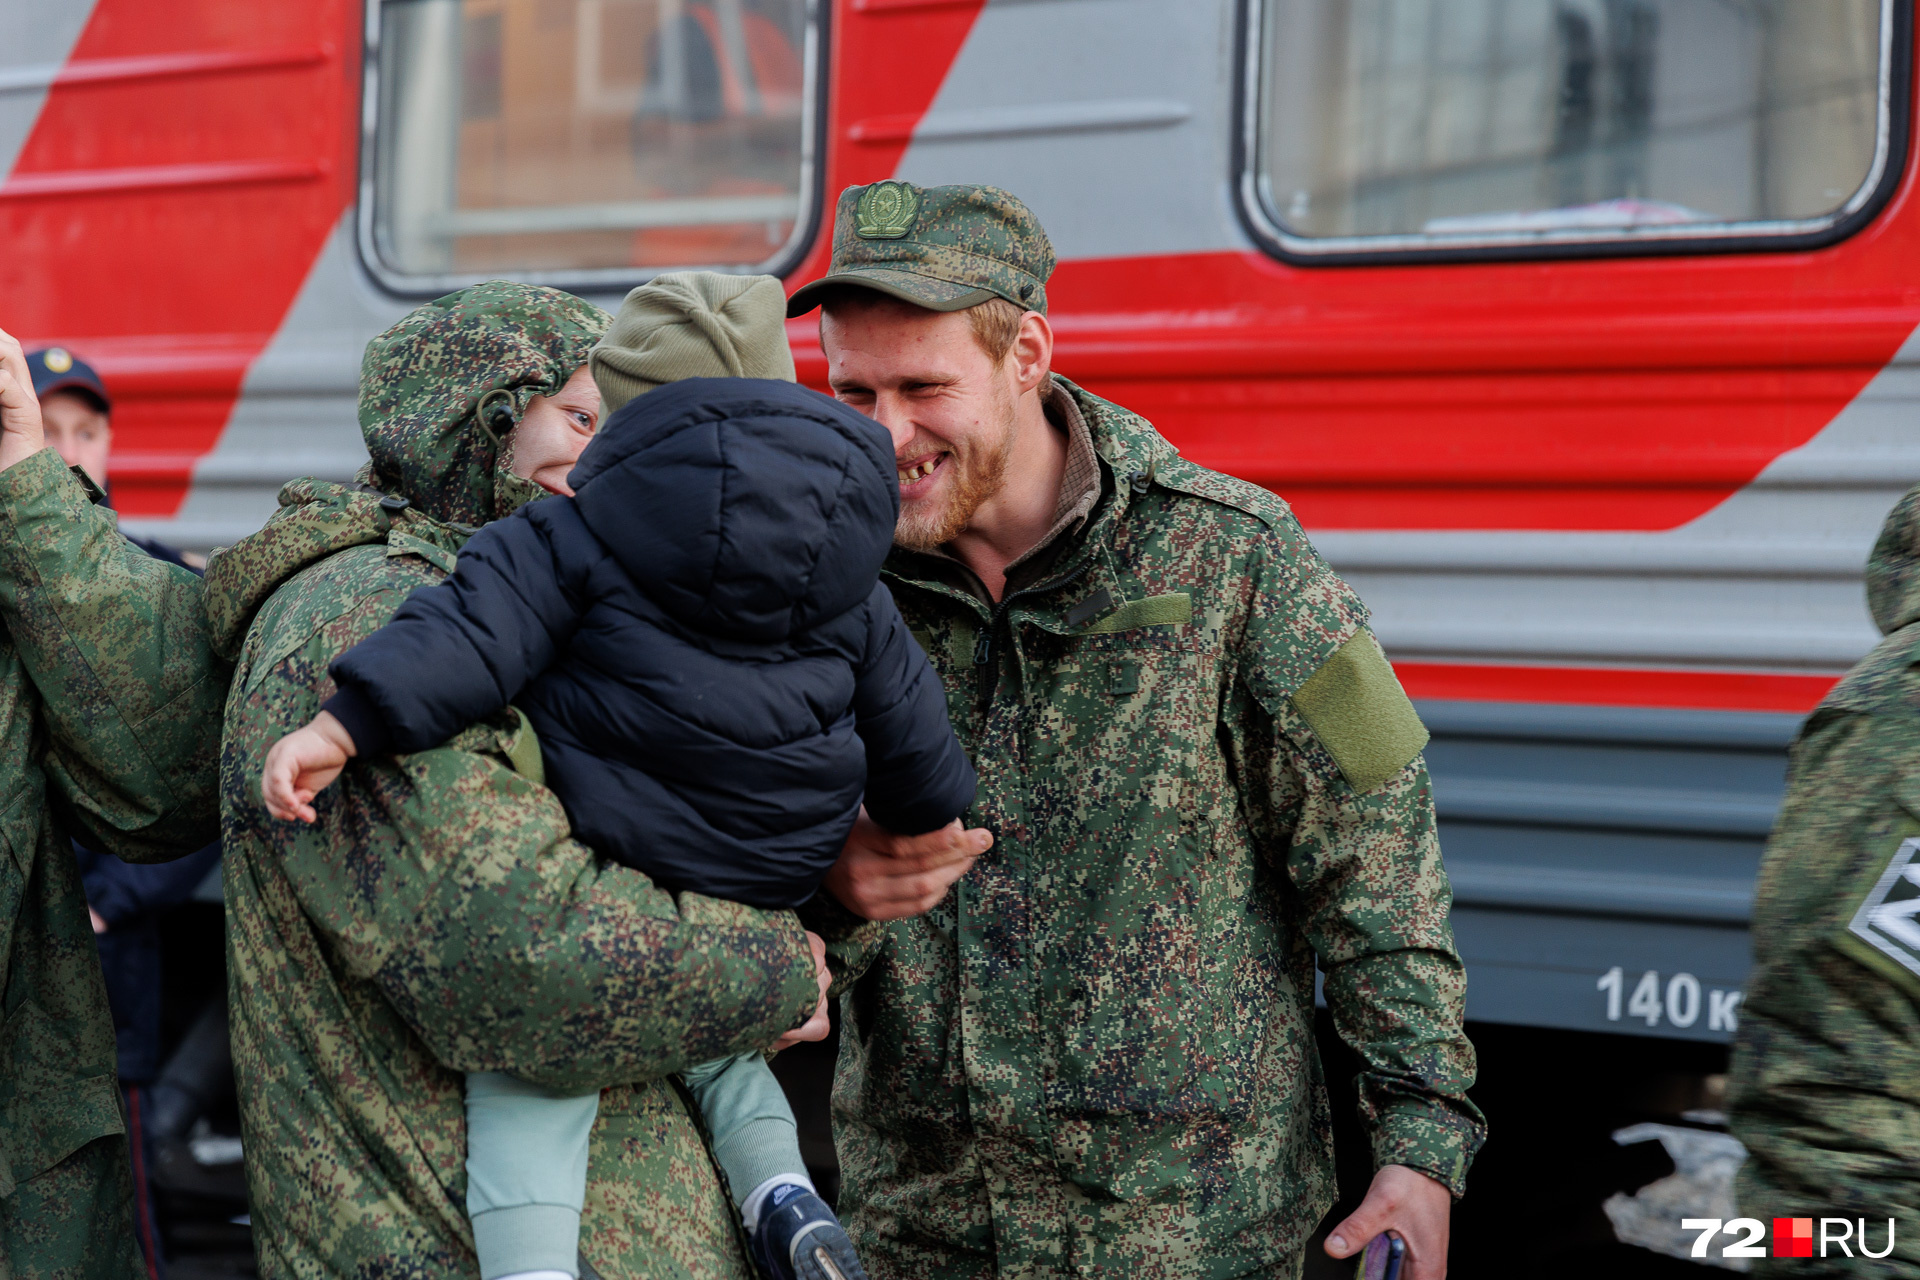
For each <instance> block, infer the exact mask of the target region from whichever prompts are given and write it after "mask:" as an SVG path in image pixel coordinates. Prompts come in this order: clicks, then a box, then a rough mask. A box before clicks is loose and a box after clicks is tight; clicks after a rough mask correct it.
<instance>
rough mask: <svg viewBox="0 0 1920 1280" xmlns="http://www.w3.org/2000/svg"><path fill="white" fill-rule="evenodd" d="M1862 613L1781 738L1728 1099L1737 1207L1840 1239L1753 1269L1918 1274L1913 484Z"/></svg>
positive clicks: (1919, 579) (1918, 631) (1919, 822)
mask: <svg viewBox="0 0 1920 1280" xmlns="http://www.w3.org/2000/svg"><path fill="white" fill-rule="evenodd" d="M1867 604H1868V607H1869V609H1870V610H1871V611H1872V614H1873V620H1874V622H1875V623H1876V624H1877V625H1878V626H1879V628H1880V630H1881V631H1882V632H1883V633H1885V636H1886V639H1884V640H1882V641H1881V642H1880V644H1879V646H1878V647H1877V648H1875V649H1874V651H1873V652H1872V653H1870V654H1868V655H1867V656H1866V657H1865V658H1864V659H1862V660H1861V662H1860V664H1859V665H1858V666H1856V667H1854V669H1853V670H1852V671H1851V672H1849V673H1848V675H1847V677H1846V679H1844V680H1842V681H1841V682H1840V684H1839V685H1838V686H1837V687H1836V688H1835V689H1834V690H1833V692H1832V693H1830V694H1828V695H1827V697H1826V699H1825V700H1824V701H1823V702H1821V704H1820V705H1819V707H1818V708H1816V709H1815V710H1814V713H1813V714H1812V715H1811V716H1809V717H1807V721H1806V723H1805V724H1804V725H1802V726H1801V728H1800V736H1799V737H1798V738H1797V739H1796V740H1795V742H1794V744H1793V757H1792V767H1791V770H1790V771H1789V773H1788V778H1787V795H1786V801H1785V803H1784V804H1783V805H1782V806H1781V809H1780V816H1779V818H1778V819H1777V820H1776V821H1775V823H1774V827H1773V837H1772V839H1771V840H1769V841H1768V843H1767V852H1766V856H1765V857H1764V858H1763V859H1762V860H1761V863H1760V882H1759V887H1758V890H1757V892H1756V894H1755V897H1754V904H1753V950H1754V966H1753V974H1752V976H1751V977H1750V978H1749V979H1748V981H1747V994H1746V1000H1745V1002H1744V1004H1743V1005H1742V1007H1741V1016H1740V1031H1739V1034H1738V1036H1737V1037H1736V1039H1735V1043H1734V1051H1733V1068H1732V1077H1731V1080H1730V1081H1729V1088H1728V1097H1727V1101H1728V1111H1729V1113H1730V1115H1731V1118H1732V1126H1733V1131H1734V1133H1735V1135H1736V1136H1738V1137H1739V1139H1740V1140H1741V1141H1742V1142H1743V1143H1745V1144H1746V1147H1747V1151H1748V1153H1749V1158H1748V1160H1747V1163H1746V1164H1745V1165H1744V1166H1743V1167H1742V1168H1741V1170H1740V1175H1739V1179H1738V1182H1737V1183H1736V1184H1735V1196H1736V1198H1737V1199H1738V1201H1739V1205H1740V1211H1741V1213H1743V1214H1746V1215H1748V1216H1750V1217H1756V1218H1759V1219H1761V1220H1762V1221H1765V1220H1767V1219H1770V1218H1777V1217H1778V1218H1791V1217H1799V1218H1813V1219H1816V1220H1818V1219H1820V1218H1845V1219H1848V1220H1849V1222H1848V1224H1847V1225H1848V1227H1849V1228H1850V1229H1849V1231H1848V1235H1850V1236H1852V1237H1854V1238H1853V1239H1851V1240H1850V1242H1849V1248H1848V1254H1849V1255H1851V1256H1848V1255H1843V1254H1842V1253H1841V1251H1840V1250H1839V1249H1838V1248H1837V1247H1835V1246H1833V1245H1829V1246H1828V1247H1827V1252H1828V1253H1829V1255H1831V1256H1829V1257H1828V1258H1826V1259H1824V1260H1823V1259H1821V1258H1819V1257H1817V1256H1816V1257H1813V1258H1811V1259H1805V1258H1802V1259H1789V1258H1774V1257H1769V1258H1767V1259H1766V1260H1765V1261H1761V1262H1757V1263H1756V1264H1755V1268H1754V1269H1755V1271H1756V1272H1759V1273H1760V1274H1763V1275H1775V1276H1813V1275H1848V1276H1900V1277H1908V1278H1909V1280H1910V1278H1912V1277H1920V927H1916V920H1920V913H1917V910H1916V909H1920V488H1916V489H1913V490H1911V491H1909V492H1908V493H1907V495H1906V496H1905V497H1904V498H1902V499H1901V500H1900V502H1899V504H1898V505H1896V506H1895V507H1894V509H1893V513H1892V514H1891V515H1890V516H1889V517H1888V518H1887V523H1886V527H1885V528H1884V529H1882V531H1881V533H1880V539H1879V541H1878V543H1876V544H1875V546H1874V549H1873V556H1872V558H1871V559H1870V560H1869V561H1868V563H1867ZM1889 1218H1893V1219H1895V1220H1896V1225H1895V1227H1894V1231H1893V1235H1894V1239H1893V1241H1892V1242H1891V1243H1892V1244H1893V1249H1892V1251H1891V1253H1890V1255H1889V1256H1887V1257H1885V1258H1883V1259H1879V1260H1872V1259H1869V1258H1865V1257H1862V1256H1860V1254H1861V1250H1860V1247H1859V1241H1858V1239H1857V1236H1858V1232H1859V1225H1860V1223H1861V1222H1862V1221H1863V1220H1864V1222H1865V1224H1866V1234H1867V1243H1868V1246H1869V1247H1870V1248H1871V1249H1872V1250H1873V1251H1874V1252H1875V1253H1879V1252H1882V1251H1884V1250H1886V1248H1887V1245H1888V1243H1889V1242H1888V1240H1887V1239H1886V1238H1885V1232H1886V1231H1887V1219H1889ZM1829 1232H1830V1235H1831V1236H1835V1237H1837V1236H1840V1235H1841V1226H1840V1225H1838V1224H1836V1225H1832V1226H1831V1227H1830V1228H1829ZM1814 1252H1815V1253H1816V1254H1818V1252H1819V1249H1818V1246H1817V1244H1816V1247H1815V1249H1814Z"/></svg>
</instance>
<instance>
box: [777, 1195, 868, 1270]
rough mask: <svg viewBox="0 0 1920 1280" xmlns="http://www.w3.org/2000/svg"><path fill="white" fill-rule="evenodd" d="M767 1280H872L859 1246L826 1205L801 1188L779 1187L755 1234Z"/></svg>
mask: <svg viewBox="0 0 1920 1280" xmlns="http://www.w3.org/2000/svg"><path fill="white" fill-rule="evenodd" d="M753 1260H754V1262H755V1264H756V1265H758V1266H759V1268H760V1274H761V1275H763V1276H765V1277H766V1280H867V1272H866V1268H864V1267H862V1266H861V1265H860V1259H859V1258H857V1257H855V1256H854V1252H853V1241H851V1240H849V1239H847V1232H846V1228H844V1227H842V1226H841V1225H840V1219H838V1218H836V1217H834V1216H833V1210H831V1209H829V1208H827V1203H826V1201H824V1200H822V1199H821V1198H820V1197H819V1196H817V1195H815V1194H814V1193H813V1192H812V1191H810V1190H808V1189H807V1188H806V1187H803V1186H800V1185H799V1184H798V1183H791V1182H790V1183H787V1184H786V1185H784V1186H780V1187H775V1188H774V1190H773V1194H772V1195H770V1196H768V1197H767V1202H766V1204H765V1205H764V1206H763V1207H762V1208H761V1210H760V1222H759V1225H758V1226H757V1227H755V1228H754V1232H753Z"/></svg>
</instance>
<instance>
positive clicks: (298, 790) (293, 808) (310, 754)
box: [260, 711, 354, 822]
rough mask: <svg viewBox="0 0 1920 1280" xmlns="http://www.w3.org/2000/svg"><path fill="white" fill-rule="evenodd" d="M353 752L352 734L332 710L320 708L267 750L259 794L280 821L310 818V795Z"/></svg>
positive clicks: (336, 774) (323, 787)
mask: <svg viewBox="0 0 1920 1280" xmlns="http://www.w3.org/2000/svg"><path fill="white" fill-rule="evenodd" d="M353 756H354V749H353V737H352V735H351V734H349V733H348V732H347V727H346V726H345V725H343V724H341V723H340V721H339V719H338V718H337V717H335V716H334V714H333V713H332V712H331V711H322V712H321V713H320V714H319V715H317V716H315V717H314V718H313V719H312V720H311V721H309V722H308V723H307V725H306V726H305V727H304V728H300V729H295V730H294V731H293V732H292V733H290V734H288V735H287V736H286V737H284V738H282V739H280V741H278V742H276V743H274V744H273V746H272V747H271V748H269V749H268V751H267V763H266V765H265V766H264V767H263V768H262V769H261V770H260V798H261V799H262V800H264V801H266V803H267V812H268V813H270V814H272V815H273V816H274V817H276V818H278V819H280V821H282V822H292V821H293V820H294V819H295V818H298V819H299V820H300V821H302V822H312V821H314V819H315V818H317V817H318V816H319V815H318V814H316V813H315V812H314V811H313V798H314V797H315V796H317V795H319V794H320V793H321V792H322V791H325V790H326V789H327V788H328V786H330V785H332V783H333V780H334V779H335V778H337V777H339V776H340V771H341V770H342V769H344V768H346V767H347V761H349V760H351V759H352V758H353Z"/></svg>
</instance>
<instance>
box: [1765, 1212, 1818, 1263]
mask: <svg viewBox="0 0 1920 1280" xmlns="http://www.w3.org/2000/svg"><path fill="white" fill-rule="evenodd" d="M1773 1256H1774V1257H1776V1258H1811V1257H1812V1256H1813V1219H1812V1218H1775V1219H1774V1220H1773Z"/></svg>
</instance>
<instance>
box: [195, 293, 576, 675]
mask: <svg viewBox="0 0 1920 1280" xmlns="http://www.w3.org/2000/svg"><path fill="white" fill-rule="evenodd" d="M608 319H609V317H608V316H607V313H606V312H604V311H602V310H600V309H599V308H598V307H596V306H593V305H592V304H591V303H587V302H582V301H581V300H580V299H578V298H576V297H574V296H573V295H571V294H567V293H562V292H560V291H559V290H557V289H545V288H537V287H535V286H532V285H523V284H513V283H510V282H508V281H503V280H493V281H489V282H487V283H486V284H479V285H475V286H473V287H472V288H470V289H463V290H461V291H459V292H458V293H450V294H448V295H446V296H445V297H444V298H436V299H435V300H434V301H432V302H429V303H427V304H426V305H425V306H422V307H417V308H415V309H414V310H413V311H411V312H409V313H408V314H407V315H406V317H405V318H403V319H402V320H401V321H400V322H399V323H398V324H396V325H394V326H393V327H392V328H391V329H389V330H387V331H386V332H385V333H383V334H381V335H380V336H379V337H377V338H375V339H374V340H373V341H372V342H370V343H368V344H367V353H366V356H365V358H364V359H363V360H362V361H361V364H360V431H361V435H362V436H363V437H364V439H365V440H366V443H367V454H368V456H369V457H370V458H371V459H372V461H371V462H370V463H369V464H368V465H367V466H366V467H364V468H362V469H361V472H360V476H359V484H358V485H356V486H348V485H339V484H333V483H331V482H328V481H322V480H312V479H303V480H295V481H293V482H292V483H290V484H288V485H286V486H285V487H284V488H282V489H281V490H280V509H279V510H278V511H276V512H275V513H274V514H273V516H272V517H271V518H270V519H269V520H268V521H267V523H266V526H265V527H264V528H262V529H261V530H260V532H258V533H255V534H252V535H251V536H249V537H247V538H243V539H242V540H241V541H240V542H239V543H237V544H236V545H234V546H232V547H229V548H226V549H225V550H223V551H221V552H219V553H217V554H216V555H215V556H214V557H213V559H212V561H211V562H210V563H209V564H208V566H207V578H206V610H207V621H208V627H209V632H210V639H211V642H212V644H213V648H214V650H215V652H217V653H219V654H221V656H223V657H226V658H228V659H229V660H231V659H232V658H234V657H235V656H236V655H238V653H239V651H240V647H241V645H242V644H243V643H244V642H245V640H246V636H247V629H248V628H249V627H250V626H251V625H252V622H253V616H254V614H255V613H256V612H257V611H258V610H259V608H260V606H261V605H263V604H265V603H266V601H267V599H268V597H270V596H271V595H272V594H273V593H274V592H275V591H276V590H278V589H279V587H280V585H281V584H282V583H284V582H285V581H287V579H289V578H291V577H292V576H293V575H294V574H296V573H299V572H300V571H301V570H302V569H305V568H306V567H307V566H309V565H312V564H317V563H318V562H320V561H321V560H324V559H326V558H327V557H328V556H330V555H333V554H334V553H336V552H339V551H344V550H346V549H347V548H349V547H356V546H364V545H366V544H369V543H375V542H387V543H399V544H405V545H407V546H408V547H409V548H410V549H413V550H418V551H421V552H423V553H425V554H428V555H429V556H430V557H431V556H434V555H438V554H441V553H446V556H447V559H448V562H449V563H450V562H451V553H452V552H455V551H457V550H458V549H459V548H460V545H461V544H462V543H463V542H465V540H466V538H467V536H468V535H469V534H471V533H472V532H473V530H474V528H475V527H476V526H478V525H482V524H485V523H487V522H488V521H489V520H493V519H497V518H498V517H500V516H503V515H506V514H508V513H509V512H512V511H513V510H515V509H516V508H518V507H520V506H521V505H522V504H524V503H526V502H528V501H530V500H532V499H533V498H536V497H541V496H544V492H545V491H544V490H542V489H540V488H539V487H538V486H537V485H535V484H534V483H533V482H532V481H530V480H524V479H522V478H520V477H519V476H516V475H514V474H513V473H512V472H511V471H510V470H508V469H507V468H506V467H503V466H500V465H499V463H500V460H501V447H500V442H501V441H502V440H503V439H505V437H506V434H507V432H509V431H511V430H512V429H513V425H514V423H516V422H518V421H519V419H520V415H521V414H523V413H524V412H525V411H526V408H527V404H528V402H529V401H531V400H532V399H533V398H534V397H535V396H537V395H551V394H553V393H554V392H556V391H558V390H559V389H560V387H561V386H562V385H563V384H564V383H565V382H566V380H567V379H568V378H570V377H571V376H573V372H574V370H576V369H578V368H579V367H580V366H581V365H583V364H585V363H586V362H587V353H588V351H589V350H591V348H592V347H593V344H594V343H595V342H597V341H598V340H599V338H600V335H601V334H602V333H603V332H604V331H605V330H606V327H607V321H608ZM483 418H484V419H485V420H486V421H485V422H484V423H483V422H482V419H483ZM383 495H387V496H385V497H384V499H383ZM401 498H404V499H406V501H405V502H404V503H403V502H400V501H399V499H401Z"/></svg>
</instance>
